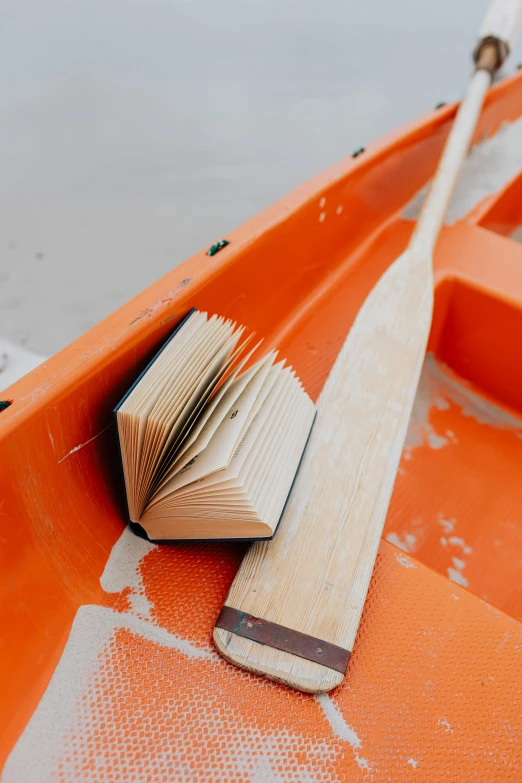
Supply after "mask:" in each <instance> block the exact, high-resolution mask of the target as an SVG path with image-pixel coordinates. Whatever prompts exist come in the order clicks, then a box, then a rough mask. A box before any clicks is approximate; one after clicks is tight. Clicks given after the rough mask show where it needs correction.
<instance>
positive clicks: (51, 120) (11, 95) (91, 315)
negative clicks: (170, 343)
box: [0, 0, 522, 353]
mask: <svg viewBox="0 0 522 783" xmlns="http://www.w3.org/2000/svg"><path fill="white" fill-rule="evenodd" d="M485 5H486V4H485V2H483V0H481V1H480V2H478V0H460V2H455V0H439V1H438V2H437V3H419V2H417V1H415V0H394V1H393V2H385V1H383V0H366V2H364V3H360V2H359V3H355V2H348V1H347V0H343V1H342V2H341V1H340V0H321V2H319V0H316V2H308V0H212V1H209V0H187V1H186V2H179V1H178V0H74V2H71V0H4V2H3V5H2V10H1V11H0V21H1V30H2V31H1V33H0V71H1V73H2V74H3V77H4V78H3V80H2V82H1V83H0V112H1V116H0V166H1V172H2V176H1V177H0V211H1V215H2V220H1V224H0V225H1V228H0V335H1V336H2V337H5V338H7V339H9V340H11V341H12V342H14V343H16V344H18V345H25V346H27V347H28V348H31V349H33V350H36V351H41V352H44V353H52V352H54V351H56V350H58V349H59V348H61V347H63V346H64V345H65V344H66V343H68V342H69V341H71V340H72V339H74V338H75V337H77V336H78V335H79V334H81V333H82V332H84V331H85V330H86V329H88V328H89V327H90V326H92V325H93V324H95V323H96V322H97V321H99V320H100V319H101V318H103V317H104V316H105V315H107V314H108V313H110V312H111V311H112V310H114V309H115V308H116V307H118V306H119V305H121V304H123V303H124V302H125V301H126V300H127V299H129V298H130V297H131V296H133V295H134V294H136V293H138V292H139V291H140V290H142V289H143V288H144V287H145V286H147V285H149V284H150V283H152V282H153V281H154V280H156V279H157V278H158V277H160V276H161V275H163V274H165V273H166V272H168V271H169V270H170V269H172V268H173V267H174V266H176V265H177V264H178V263H179V262H180V261H182V260H183V259H185V258H186V257H187V256H188V255H190V254H191V253H193V252H195V251H196V250H199V249H200V248H202V247H204V246H208V245H210V244H211V243H212V242H214V241H215V240H217V239H219V238H220V237H222V236H225V235H226V234H227V231H229V230H230V229H232V228H234V227H235V226H237V225H239V224H240V223H242V222H243V221H244V220H246V219H247V218H249V217H250V216H251V215H253V214H254V213H256V212H257V211H259V210H260V209H262V208H263V207H265V206H266V205H268V204H269V203H271V202H272V201H274V200H275V199H277V198H278V197H279V196H281V195H282V194H284V193H285V192H287V191H288V190H290V189H291V188H293V187H294V186H296V185H298V184H299V183H301V182H303V181H304V180H306V179H307V178H309V177H310V176H312V175H313V174H315V173H317V172H318V171H320V170H321V169H323V168H325V167H327V166H328V165H330V164H331V163H333V162H334V161H336V160H337V159H339V158H342V157H344V156H346V155H348V154H350V153H351V152H352V150H354V149H356V148H357V147H360V146H362V145H365V144H366V143H367V142H368V141H369V140H371V139H375V138H376V137H378V136H380V135H381V134H382V133H383V132H385V131H386V130H389V129H392V128H393V127H395V126H397V125H398V124H400V123H402V122H405V121H407V120H409V119H411V118H413V117H415V116H416V115H418V114H419V113H422V112H423V111H426V110H429V109H430V108H432V107H433V105H434V104H435V103H437V102H438V101H440V100H447V101H451V100H454V99H456V98H458V97H460V94H461V92H462V91H463V89H464V85H465V83H466V79H467V76H468V74H469V72H470V60H469V54H468V52H469V51H470V50H471V48H472V46H473V44H474V40H475V33H476V30H477V28H478V26H479V24H480V21H481V18H482V15H483V13H484V9H485ZM521 53H522V48H521V47H517V50H516V51H515V53H514V56H513V57H512V58H511V60H510V67H511V68H512V67H513V66H514V64H515V63H516V62H517V56H518V57H519V58H520V59H522V58H521Z"/></svg>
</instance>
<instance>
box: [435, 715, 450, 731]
mask: <svg viewBox="0 0 522 783" xmlns="http://www.w3.org/2000/svg"><path fill="white" fill-rule="evenodd" d="M437 724H438V725H439V726H444V728H445V729H446V732H447V733H448V734H453V729H452V728H451V725H450V724H449V723H448V721H447V720H446V718H439V719H438V721H437Z"/></svg>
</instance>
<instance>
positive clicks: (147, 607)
mask: <svg viewBox="0 0 522 783" xmlns="http://www.w3.org/2000/svg"><path fill="white" fill-rule="evenodd" d="M156 547H157V544H152V543H151V542H150V541H146V540H145V539H144V538H140V537H139V536H136V535H134V533H133V532H132V530H131V529H130V528H129V527H126V528H125V529H124V531H123V533H122V534H121V536H120V538H119V539H118V541H117V542H116V544H115V545H114V546H113V548H112V551H111V554H110V556H109V559H108V560H107V563H106V565H105V568H104V571H103V574H102V575H101V577H100V584H101V586H102V587H103V589H104V590H105V591H106V592H107V593H120V592H122V591H123V590H125V589H126V588H128V587H130V588H131V590H130V593H129V594H128V598H129V601H130V603H131V611H132V612H133V613H134V614H135V615H137V616H138V617H142V618H144V619H146V620H149V619H151V609H152V607H151V604H150V601H149V599H148V598H147V596H146V594H145V587H144V585H143V580H142V577H141V572H140V567H141V561H142V560H143V558H144V557H146V555H148V554H149V553H150V552H152V551H153V550H154V549H156Z"/></svg>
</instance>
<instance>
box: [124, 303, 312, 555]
mask: <svg viewBox="0 0 522 783" xmlns="http://www.w3.org/2000/svg"><path fill="white" fill-rule="evenodd" d="M252 337H253V335H250V336H248V337H245V329H244V328H243V327H239V328H236V325H235V324H234V323H232V322H231V321H225V319H224V318H218V317H217V316H215V315H214V316H212V317H211V318H209V317H208V316H207V313H201V312H198V311H197V310H192V311H191V312H190V313H189V314H188V315H187V316H186V318H185V319H184V320H183V321H182V322H181V324H180V325H179V326H178V328H177V329H176V330H175V332H174V334H173V335H172V336H171V338H170V339H169V340H168V341H167V343H166V344H165V346H164V347H163V348H162V350H161V351H160V352H159V354H158V355H157V356H156V358H155V359H154V360H153V361H152V362H151V364H150V365H149V366H148V367H147V368H146V370H145V371H144V372H143V373H142V375H141V376H140V377H139V378H138V380H137V381H136V383H135V384H134V386H133V387H132V388H131V389H130V391H129V392H128V393H127V394H126V396H125V397H124V398H123V400H122V401H121V402H120V404H119V405H118V406H117V408H116V410H115V413H116V420H117V424H118V434H119V439H120V448H121V455H122V463H123V473H124V477H125V488H126V492H127V503H128V507H129V517H130V519H131V521H132V522H134V523H138V524H139V525H141V527H142V528H143V529H144V531H145V532H146V534H147V536H148V537H149V538H150V539H152V540H168V539H205V538H246V539H256V538H271V537H272V536H273V535H274V532H275V530H276V528H277V525H278V522H279V519H280V518H281V515H282V513H283V510H284V507H285V504H286V501H287V498H288V495H289V493H290V489H291V487H292V484H293V481H294V478H295V475H296V473H297V469H298V467H299V464H300V461H301V457H302V454H303V451H304V448H305V446H306V442H307V440H308V436H309V434H310V430H311V428H312V424H313V421H314V418H315V407H314V404H313V403H312V401H311V399H310V398H309V396H308V395H307V394H306V392H305V391H304V390H303V387H302V386H301V384H300V382H299V379H298V378H297V377H296V375H295V373H294V371H293V370H292V368H291V367H285V365H284V362H283V361H278V360H277V354H276V352H274V351H272V352H271V353H268V354H267V355H265V356H263V357H262V358H261V359H259V360H258V361H256V362H255V363H252V361H253V359H254V358H255V356H254V353H255V352H256V351H257V350H258V349H259V345H260V343H258V344H257V345H252V343H253V342H254V341H253V339H252ZM249 360H250V363H249ZM245 366H247V367H248V369H244V368H245Z"/></svg>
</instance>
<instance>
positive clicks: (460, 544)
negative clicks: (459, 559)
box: [448, 536, 473, 555]
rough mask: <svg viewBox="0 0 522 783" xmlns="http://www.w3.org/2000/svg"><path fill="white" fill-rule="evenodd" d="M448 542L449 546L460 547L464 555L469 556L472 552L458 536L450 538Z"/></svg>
mask: <svg viewBox="0 0 522 783" xmlns="http://www.w3.org/2000/svg"><path fill="white" fill-rule="evenodd" d="M448 540H449V543H450V544H451V546H458V547H460V548H461V549H462V551H463V552H464V554H465V555H470V554H471V553H472V552H473V549H472V547H470V546H468V545H467V544H466V542H465V541H464V539H463V538H460V537H459V536H451V537H450V538H449V539H448Z"/></svg>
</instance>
